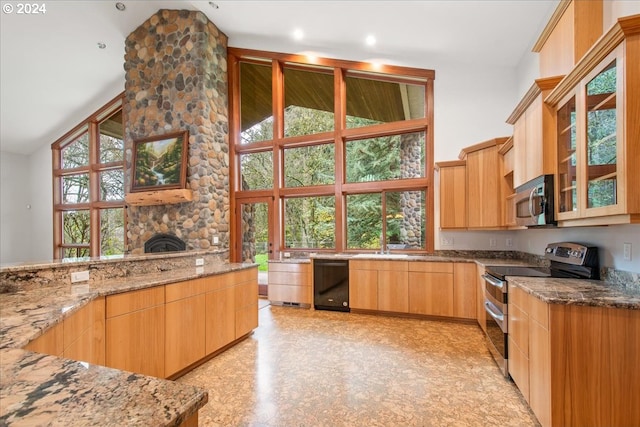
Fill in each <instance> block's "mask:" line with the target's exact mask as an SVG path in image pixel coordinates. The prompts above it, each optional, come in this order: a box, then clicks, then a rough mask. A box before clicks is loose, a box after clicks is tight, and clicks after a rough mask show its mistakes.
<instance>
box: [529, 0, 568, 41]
mask: <svg viewBox="0 0 640 427" xmlns="http://www.w3.org/2000/svg"><path fill="white" fill-rule="evenodd" d="M571 1H572V0H561V1H560V3H558V7H556V10H555V11H554V12H553V15H551V18H549V22H547V25H546V26H545V27H544V30H542V33H541V34H540V37H538V40H537V41H536V44H534V45H533V49H531V51H532V52H536V53H540V51H541V50H542V47H543V46H544V44H545V43H546V42H547V40H548V39H549V36H551V33H552V32H553V30H554V29H555V28H556V25H558V22H560V18H562V15H564V12H565V11H566V10H567V8H568V7H569V5H570V4H571Z"/></svg>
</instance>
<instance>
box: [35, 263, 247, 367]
mask: <svg viewBox="0 0 640 427" xmlns="http://www.w3.org/2000/svg"><path fill="white" fill-rule="evenodd" d="M257 327H258V271H257V267H255V268H249V269H243V270H238V271H232V272H229V273H224V274H219V275H213V276H207V277H202V278H198V279H194V280H187V281H184V282H178V283H172V284H169V285H165V286H156V287H152V288H146V289H141V290H137V291H131V292H123V293H120V294H114V295H109V296H107V297H101V298H97V299H95V300H94V301H92V302H90V303H89V304H87V305H85V306H84V307H82V308H80V309H79V310H78V311H77V312H75V313H73V314H72V315H70V316H69V317H67V318H66V319H64V320H63V321H62V322H60V323H58V324H56V325H55V326H53V327H52V328H50V329H49V330H47V331H46V332H45V333H43V334H42V335H41V336H39V337H38V338H36V339H34V340H33V341H31V342H29V343H28V344H27V345H26V346H25V347H24V348H25V349H26V350H30V351H35V352H39V353H46V354H51V355H54V356H59V357H67V358H70V359H74V360H81V361H85V362H89V363H93V364H98V365H105V366H109V367H112V368H117V369H122V370H125V371H131V372H136V373H140V374H143V375H151V376H155V377H159V378H166V377H171V376H173V375H175V374H177V373H179V372H180V371H182V370H184V369H185V368H187V367H189V366H190V365H192V364H194V363H196V362H198V361H199V360H202V359H203V358H205V357H206V356H208V355H210V354H212V353H214V352H216V351H217V350H219V349H221V348H223V347H224V346H226V345H228V344H230V343H232V342H233V341H235V340H236V339H238V338H241V337H243V336H244V335H247V334H248V333H249V332H251V331H252V330H253V329H255V328H257Z"/></svg>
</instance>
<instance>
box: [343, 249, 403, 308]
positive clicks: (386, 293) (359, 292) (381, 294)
mask: <svg viewBox="0 0 640 427" xmlns="http://www.w3.org/2000/svg"><path fill="white" fill-rule="evenodd" d="M407 264H408V263H407V262H406V261H373V260H351V261H349V306H350V307H351V308H355V309H362V310H379V311H389V312H395V313H408V312H409V277H408V266H407Z"/></svg>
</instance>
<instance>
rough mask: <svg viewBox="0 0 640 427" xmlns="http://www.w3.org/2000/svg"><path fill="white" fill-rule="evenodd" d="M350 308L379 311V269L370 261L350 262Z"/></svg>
mask: <svg viewBox="0 0 640 427" xmlns="http://www.w3.org/2000/svg"><path fill="white" fill-rule="evenodd" d="M349 306H350V307H351V308H355V309H362V310H377V309H378V269H377V268H375V265H374V263H371V262H368V261H353V260H352V261H349Z"/></svg>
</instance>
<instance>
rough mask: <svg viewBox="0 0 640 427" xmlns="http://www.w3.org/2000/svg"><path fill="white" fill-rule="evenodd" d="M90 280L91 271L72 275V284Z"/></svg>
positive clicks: (77, 272)
mask: <svg viewBox="0 0 640 427" xmlns="http://www.w3.org/2000/svg"><path fill="white" fill-rule="evenodd" d="M87 280H89V270H85V271H76V272H74V273H71V283H77V282H86V281H87Z"/></svg>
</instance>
